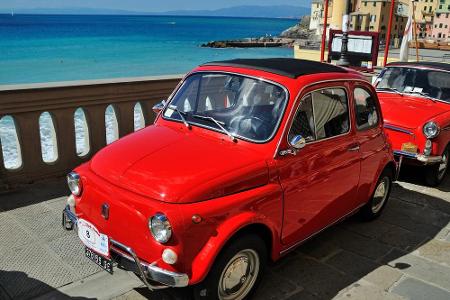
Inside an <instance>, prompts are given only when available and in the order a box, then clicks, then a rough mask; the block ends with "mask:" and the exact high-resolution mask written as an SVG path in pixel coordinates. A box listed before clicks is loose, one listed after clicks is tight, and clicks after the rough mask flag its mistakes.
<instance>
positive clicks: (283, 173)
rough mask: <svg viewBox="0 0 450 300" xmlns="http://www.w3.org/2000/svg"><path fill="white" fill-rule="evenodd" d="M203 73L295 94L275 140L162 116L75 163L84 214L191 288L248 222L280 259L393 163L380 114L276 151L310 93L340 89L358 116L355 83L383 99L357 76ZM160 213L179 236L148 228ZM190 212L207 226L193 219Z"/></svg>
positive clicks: (341, 213) (341, 212)
mask: <svg viewBox="0 0 450 300" xmlns="http://www.w3.org/2000/svg"><path fill="white" fill-rule="evenodd" d="M203 71H214V72H231V73H238V74H243V75H248V76H252V77H256V78H261V79H264V80H269V81H273V82H276V83H278V84H280V85H282V86H284V87H285V88H286V89H287V91H288V92H289V99H288V102H287V106H286V109H285V113H284V115H283V117H282V120H281V123H280V126H279V128H278V129H277V131H276V133H275V135H274V136H273V138H272V139H270V140H269V141H268V142H266V143H252V142H248V141H244V140H238V142H236V143H235V142H232V141H231V140H230V139H229V138H228V136H226V135H225V134H223V133H221V132H216V131H213V130H208V129H205V128H201V127H198V126H192V128H191V129H187V128H186V127H185V126H184V125H183V124H182V123H180V122H174V121H170V120H165V119H164V118H162V117H161V116H159V117H158V118H157V119H156V121H155V124H154V125H152V126H149V127H147V128H145V129H143V130H140V131H138V132H136V133H133V134H131V135H129V136H126V137H124V138H122V139H120V140H119V141H116V142H114V143H113V144H111V145H109V146H108V147H106V148H105V149H103V150H101V151H100V152H99V153H98V154H96V155H95V157H94V158H93V159H92V161H91V162H90V163H86V164H84V165H82V166H80V167H78V168H77V169H76V172H78V173H79V174H80V175H81V178H82V182H83V194H82V195H81V197H76V211H77V215H78V217H80V218H83V219H86V220H87V221H89V222H91V223H93V224H94V225H95V226H97V228H98V230H99V231H100V232H102V233H104V234H107V235H109V236H112V237H114V239H115V240H117V241H119V242H121V243H124V244H126V245H128V246H129V247H132V248H133V249H134V250H135V252H136V254H137V255H138V256H139V257H140V258H141V259H142V260H144V261H146V262H148V263H152V262H155V263H156V264H157V265H158V266H160V267H162V268H165V269H167V270H171V271H176V272H182V273H186V274H188V275H189V278H190V281H189V284H195V283H198V282H200V281H201V280H203V279H204V277H205V276H206V275H207V273H208V270H209V269H210V267H211V265H212V264H213V262H214V259H215V258H216V256H217V255H218V253H219V252H220V251H221V249H222V247H223V246H224V245H225V244H226V243H227V241H229V239H230V238H232V237H233V236H234V235H235V234H236V232H238V231H239V230H240V229H243V228H247V226H250V225H251V226H258V230H260V231H267V232H268V233H270V234H269V235H270V237H271V238H270V241H269V242H270V249H271V251H270V254H271V258H272V259H273V260H277V259H278V258H279V257H280V256H281V255H282V254H284V253H286V252H287V251H288V250H290V249H291V248H292V247H293V246H295V245H297V244H298V243H300V242H301V241H303V240H305V239H306V238H308V237H310V236H312V235H314V234H316V233H317V232H319V231H320V230H322V229H324V228H326V227H327V226H330V225H331V224H333V223H334V222H336V221H338V220H339V219H341V218H343V217H345V216H346V215H348V214H349V213H351V212H353V211H355V210H356V209H357V208H359V207H360V206H362V205H363V204H365V203H366V202H367V201H368V199H369V198H370V197H371V195H372V193H373V191H374V188H375V184H376V182H377V179H378V177H379V175H380V173H381V172H382V171H383V169H384V168H385V167H387V166H388V165H390V166H393V154H392V151H391V149H390V147H389V144H388V143H387V141H386V136H385V134H384V131H383V122H382V120H380V122H379V125H378V126H377V127H375V128H372V129H370V130H367V131H364V132H358V131H357V130H356V129H355V128H356V126H355V120H354V117H351V118H350V119H351V129H350V132H349V133H348V134H345V135H342V136H340V137H336V138H332V139H329V140H326V141H319V142H317V143H311V144H307V146H306V147H305V148H304V149H302V150H301V151H300V152H299V154H298V155H295V156H294V155H286V156H280V155H279V154H278V153H279V151H280V150H283V149H287V148H288V141H287V131H288V129H289V128H290V125H291V123H292V119H293V118H294V113H295V111H296V109H297V107H298V105H299V103H300V99H301V98H302V97H303V95H305V94H306V93H308V92H309V91H311V90H313V89H318V88H322V87H330V86H338V87H343V88H344V89H345V90H346V91H347V95H348V96H349V101H350V115H351V116H353V115H354V108H353V101H354V100H353V96H352V90H353V88H354V87H355V86H363V87H364V88H366V89H368V90H370V91H371V93H372V94H373V95H375V97H376V93H375V91H374V89H373V87H372V86H371V85H370V84H369V83H368V82H366V81H365V80H364V79H363V78H362V77H361V76H360V75H358V74H356V73H353V72H349V73H322V74H312V75H305V76H300V77H298V78H297V79H293V78H289V77H286V76H281V75H277V74H273V73H268V72H265V71H258V70H253V69H247V68H236V67H224V66H216V67H214V66H208V67H205V66H204V67H199V68H197V69H196V70H194V72H203ZM188 76H189V75H188ZM354 145H358V146H360V150H359V152H358V151H356V152H352V151H349V149H351V148H352V147H353V146H354ZM105 201H107V202H108V203H109V204H110V216H109V219H108V220H105V219H104V218H102V217H101V214H100V207H101V205H102V203H104V202H105ZM157 212H162V213H164V214H165V215H166V216H167V217H168V219H169V220H170V222H171V225H172V230H173V236H172V238H171V239H170V240H169V242H168V243H166V244H164V245H163V244H160V243H158V242H156V241H155V240H154V239H153V237H152V235H151V233H150V231H149V228H148V219H149V217H151V216H153V215H154V214H155V213H157ZM193 215H198V216H201V218H202V222H200V223H199V224H195V223H193V222H192V219H191V217H192V216H193ZM166 248H172V249H173V250H175V252H176V253H177V254H178V257H179V260H178V262H177V263H176V264H175V265H168V264H166V263H164V262H163V261H162V260H161V253H162V251H163V250H164V249H166Z"/></svg>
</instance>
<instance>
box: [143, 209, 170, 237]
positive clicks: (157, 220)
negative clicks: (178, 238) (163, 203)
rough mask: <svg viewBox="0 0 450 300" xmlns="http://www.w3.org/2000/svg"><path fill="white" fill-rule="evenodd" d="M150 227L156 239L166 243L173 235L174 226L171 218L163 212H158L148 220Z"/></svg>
mask: <svg viewBox="0 0 450 300" xmlns="http://www.w3.org/2000/svg"><path fill="white" fill-rule="evenodd" d="M148 227H149V228H150V232H151V233H152V235H153V237H154V238H155V240H157V241H158V242H160V243H162V244H164V243H167V242H168V241H169V240H170V237H171V236H172V226H171V225H170V223H169V219H167V217H166V216H165V215H163V214H156V215H154V216H153V217H151V218H150V220H149V221H148Z"/></svg>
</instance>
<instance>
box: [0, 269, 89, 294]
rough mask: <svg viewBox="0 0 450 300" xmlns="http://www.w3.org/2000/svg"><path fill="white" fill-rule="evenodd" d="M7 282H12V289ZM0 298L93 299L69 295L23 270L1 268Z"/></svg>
mask: <svg viewBox="0 0 450 300" xmlns="http://www.w3.org/2000/svg"><path fill="white" fill-rule="evenodd" d="M9 284H14V289H13V290H12V289H11V288H8V287H9V286H8V285H9ZM5 285H6V286H5ZM0 299H2V300H9V299H11V300H12V299H14V300H28V299H39V300H60V299H61V300H65V299H75V300H90V299H92V300H93V298H85V297H69V296H67V295H66V294H63V293H61V292H59V291H58V290H56V289H55V288H53V287H51V286H49V285H47V284H45V283H44V282H42V281H39V280H37V279H34V278H31V277H28V275H27V274H25V273H24V272H17V271H2V270H0Z"/></svg>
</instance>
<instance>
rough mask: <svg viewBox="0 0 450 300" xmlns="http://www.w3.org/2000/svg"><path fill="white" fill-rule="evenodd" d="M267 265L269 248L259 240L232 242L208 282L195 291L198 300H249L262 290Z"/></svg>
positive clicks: (245, 237) (195, 288)
mask: <svg viewBox="0 0 450 300" xmlns="http://www.w3.org/2000/svg"><path fill="white" fill-rule="evenodd" d="M266 262H267V248H266V244H265V243H264V241H263V240H262V239H261V238H259V237H258V236H253V235H245V236H242V237H239V238H238V239H236V240H234V241H232V242H231V243H230V244H229V245H228V246H226V247H225V248H224V249H223V251H222V252H221V254H220V255H219V256H218V258H217V260H216V262H215V263H214V265H213V267H212V268H211V270H210V272H209V274H208V276H207V277H206V279H205V280H204V281H203V282H201V283H200V284H198V285H197V286H195V287H194V289H193V290H194V296H195V299H208V300H210V299H214V300H216V299H218V300H241V299H247V298H248V297H250V295H251V294H252V293H253V292H254V291H255V289H256V287H257V286H258V284H259V282H260V280H261V278H262V275H263V273H264V268H265V265H266Z"/></svg>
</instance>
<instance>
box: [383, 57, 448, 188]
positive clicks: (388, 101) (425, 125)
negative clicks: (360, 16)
mask: <svg viewBox="0 0 450 300" xmlns="http://www.w3.org/2000/svg"><path fill="white" fill-rule="evenodd" d="M375 86H376V88H377V93H378V97H379V98H380V103H381V107H382V110H383V117H384V121H385V125H384V126H385V128H386V129H387V133H388V135H389V138H390V140H391V142H392V145H393V148H394V154H395V155H396V156H398V157H399V158H400V160H401V161H402V162H403V163H408V164H414V165H422V166H426V172H425V180H426V182H427V184H428V185H431V186H436V185H438V184H439V183H441V181H442V180H443V179H444V176H445V174H446V171H447V167H448V157H449V145H450V65H448V64H444V63H426V62H421V63H392V64H389V65H388V66H387V68H385V69H384V70H383V71H382V72H381V74H380V76H379V77H378V78H377V80H376V82H375ZM403 158H405V159H403Z"/></svg>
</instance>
